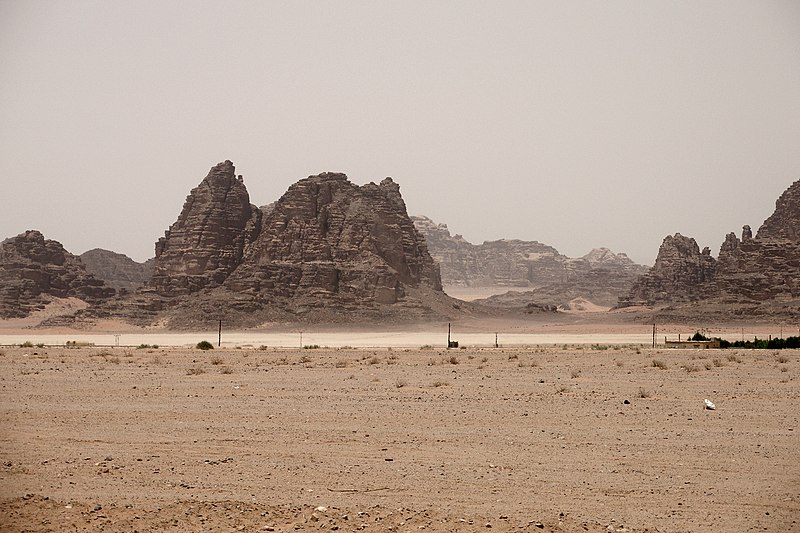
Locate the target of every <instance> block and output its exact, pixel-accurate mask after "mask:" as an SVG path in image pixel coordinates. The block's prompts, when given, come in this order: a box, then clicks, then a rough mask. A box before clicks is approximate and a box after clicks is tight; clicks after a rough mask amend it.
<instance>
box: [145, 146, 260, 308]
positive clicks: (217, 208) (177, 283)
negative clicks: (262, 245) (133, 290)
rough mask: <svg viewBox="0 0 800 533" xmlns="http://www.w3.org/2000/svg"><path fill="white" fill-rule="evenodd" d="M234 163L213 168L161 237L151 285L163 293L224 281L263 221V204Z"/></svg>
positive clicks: (185, 291) (179, 292)
mask: <svg viewBox="0 0 800 533" xmlns="http://www.w3.org/2000/svg"><path fill="white" fill-rule="evenodd" d="M234 171H235V168H234V166H233V163H231V162H230V161H224V162H222V163H219V164H218V165H216V166H215V167H213V168H212V169H211V171H210V172H209V173H208V175H207V176H206V177H205V179H203V181H202V182H201V183H200V185H198V186H197V187H196V188H194V189H193V190H192V191H191V193H190V194H189V196H188V197H187V198H186V202H185V203H184V205H183V210H182V211H181V214H180V216H179V217H178V220H177V221H176V222H175V223H174V224H173V225H172V226H170V228H169V230H167V231H166V232H165V234H164V237H162V238H161V239H159V240H158V242H157V243H156V257H155V266H154V273H153V277H152V279H151V280H150V282H149V283H148V287H149V288H151V289H153V290H154V291H155V292H156V293H158V294H159V295H162V296H178V295H184V294H190V293H193V292H197V291H199V290H201V289H204V288H213V287H219V286H221V285H222V284H223V283H224V282H225V280H226V279H227V277H228V276H229V275H230V273H231V272H233V271H234V269H236V267H238V266H239V265H240V264H241V263H242V260H243V258H244V255H245V250H246V249H247V247H248V246H249V245H250V244H252V243H253V242H254V241H255V239H256V237H258V232H259V229H260V227H261V218H262V212H261V210H260V209H259V208H258V207H256V206H254V205H251V204H250V196H249V194H248V193H247V188H245V186H244V182H243V180H242V177H241V176H236V175H235V173H234Z"/></svg>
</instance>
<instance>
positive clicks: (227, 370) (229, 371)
mask: <svg viewBox="0 0 800 533" xmlns="http://www.w3.org/2000/svg"><path fill="white" fill-rule="evenodd" d="M219 373H220V374H233V369H232V368H231V367H229V366H223V367H222V368H220V369H219Z"/></svg>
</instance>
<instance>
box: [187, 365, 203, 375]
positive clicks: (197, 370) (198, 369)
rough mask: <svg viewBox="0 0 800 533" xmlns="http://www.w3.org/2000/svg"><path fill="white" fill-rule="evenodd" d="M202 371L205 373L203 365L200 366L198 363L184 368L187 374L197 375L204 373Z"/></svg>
mask: <svg viewBox="0 0 800 533" xmlns="http://www.w3.org/2000/svg"><path fill="white" fill-rule="evenodd" d="M204 373H205V370H203V367H202V366H200V365H197V366H190V367H189V368H187V369H186V375H187V376H199V375H200V374H204Z"/></svg>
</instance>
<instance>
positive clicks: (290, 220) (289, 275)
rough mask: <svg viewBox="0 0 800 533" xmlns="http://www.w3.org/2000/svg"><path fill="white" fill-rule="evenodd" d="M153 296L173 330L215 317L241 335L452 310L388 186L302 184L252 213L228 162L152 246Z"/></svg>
mask: <svg viewBox="0 0 800 533" xmlns="http://www.w3.org/2000/svg"><path fill="white" fill-rule="evenodd" d="M420 291H421V292H420ZM410 292H414V294H413V295H412V294H410ZM148 293H149V294H150V295H151V297H152V298H151V301H150V302H149V303H147V304H146V307H147V308H148V309H153V307H154V304H153V303H152V302H153V301H157V302H158V304H157V305H155V307H158V308H159V309H162V310H167V311H168V310H169V309H173V310H174V309H179V310H180V313H171V315H170V316H171V318H170V319H169V320H170V323H171V324H173V325H176V326H178V327H192V326H194V325H197V324H200V323H202V322H203V321H211V320H212V319H213V320H216V318H218V316H219V315H221V314H225V315H226V316H227V317H230V316H235V317H237V318H235V319H234V320H235V321H238V322H240V323H244V322H246V323H247V325H255V324H257V323H259V321H261V322H263V321H265V320H269V319H281V320H291V319H320V320H347V319H348V317H349V318H351V319H354V320H355V319H358V317H370V316H372V317H373V318H379V317H380V316H382V315H384V314H387V313H388V314H393V313H394V314H403V313H405V315H406V317H405V318H407V319H409V320H411V319H414V318H415V317H419V316H420V315H424V314H426V313H430V312H432V311H431V302H424V301H423V300H424V299H425V297H432V298H433V299H435V300H440V301H439V302H438V304H437V305H440V304H441V305H444V306H445V307H446V305H447V303H446V302H445V300H446V299H447V297H446V295H444V294H443V293H442V285H441V277H440V274H439V268H438V266H437V265H436V263H435V262H434V261H433V259H432V258H431V256H430V254H429V253H428V249H427V246H426V243H425V239H424V238H423V236H422V235H421V234H420V233H419V232H418V231H417V230H416V228H415V227H414V224H413V223H412V222H411V219H410V218H409V217H408V214H407V212H406V206H405V203H404V202H403V199H402V197H401V195H400V188H399V186H398V185H397V184H396V183H394V181H392V179H391V178H386V179H384V180H383V181H381V182H380V184H375V183H369V184H367V185H363V186H357V185H355V184H353V183H351V182H350V181H349V180H348V179H347V176H345V175H344V174H336V173H323V174H319V175H316V176H309V177H308V178H305V179H302V180H300V181H299V182H297V183H295V184H294V185H292V186H291V187H289V189H288V190H287V192H286V193H285V194H284V195H283V196H282V197H281V198H280V199H279V200H278V201H277V202H275V203H273V204H269V206H265V207H262V208H260V209H259V208H257V207H255V206H253V205H251V204H250V201H249V196H248V193H247V189H246V188H245V186H244V182H243V180H242V179H241V177H236V176H235V174H234V167H233V165H232V164H231V163H230V162H229V161H225V162H224V163H220V164H219V165H217V166H215V167H214V168H212V169H211V172H209V174H208V176H206V178H205V179H204V180H203V181H202V183H201V184H200V185H199V186H198V187H196V188H195V189H193V190H192V192H191V193H190V194H189V197H188V198H187V199H186V202H185V204H184V207H183V210H182V212H181V214H180V216H179V217H178V220H177V221H176V222H175V223H174V224H173V225H172V226H171V227H170V229H169V230H168V231H167V232H166V234H165V236H164V238H162V239H160V240H159V241H158V243H156V257H155V273H154V275H153V277H152V279H151V280H150V282H149V283H148V284H147V287H146V288H145V290H144V292H143V294H145V295H146V294H148ZM423 293H424V294H425V295H427V296H421V294H423ZM420 298H421V299H420ZM188 302H195V304H194V305H193V304H191V303H188ZM395 304H396V305H397V308H396V309H390V308H391V307H392V306H393V305H395ZM142 305H144V303H143V302H140V307H141V306H142ZM387 306H389V307H387ZM167 314H170V313H169V311H168V313H167ZM211 315H213V316H211Z"/></svg>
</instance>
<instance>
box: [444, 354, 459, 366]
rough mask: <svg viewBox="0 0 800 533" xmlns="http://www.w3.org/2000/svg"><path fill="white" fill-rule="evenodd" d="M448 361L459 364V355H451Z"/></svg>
mask: <svg viewBox="0 0 800 533" xmlns="http://www.w3.org/2000/svg"><path fill="white" fill-rule="evenodd" d="M447 362H448V363H450V364H451V365H457V364H458V357H456V356H455V355H451V356H450V358H449V359H447Z"/></svg>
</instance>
